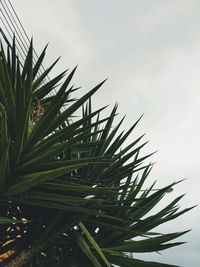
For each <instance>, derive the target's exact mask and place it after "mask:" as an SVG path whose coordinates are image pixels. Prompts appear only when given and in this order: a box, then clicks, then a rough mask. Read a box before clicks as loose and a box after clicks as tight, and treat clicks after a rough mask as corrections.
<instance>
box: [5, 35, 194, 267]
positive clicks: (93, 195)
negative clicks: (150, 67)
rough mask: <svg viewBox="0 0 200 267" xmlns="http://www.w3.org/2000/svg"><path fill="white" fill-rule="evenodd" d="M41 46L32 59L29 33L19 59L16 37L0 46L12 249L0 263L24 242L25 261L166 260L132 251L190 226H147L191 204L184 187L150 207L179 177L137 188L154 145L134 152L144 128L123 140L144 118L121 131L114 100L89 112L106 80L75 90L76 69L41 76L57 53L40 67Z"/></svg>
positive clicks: (150, 247) (153, 247)
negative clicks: (165, 229) (77, 94)
mask: <svg viewBox="0 0 200 267" xmlns="http://www.w3.org/2000/svg"><path fill="white" fill-rule="evenodd" d="M45 50H46V48H45V49H44V51H43V52H42V53H41V56H40V57H39V59H38V61H37V62H36V63H35V65H33V63H32V57H33V55H32V51H33V48H32V42H31V44H30V49H29V51H28V54H27V57H26V61H25V64H24V66H23V67H21V65H20V62H19V59H18V57H17V56H16V52H15V51H16V49H15V40H13V46H12V49H10V48H8V49H7V53H6V55H5V52H4V48H3V47H1V52H0V53H1V54H0V152H1V153H0V216H1V217H0V224H1V231H0V255H1V254H3V253H5V252H7V251H11V252H12V254H11V256H9V257H8V258H7V259H5V260H4V261H3V264H4V265H5V266H6V264H7V263H9V262H11V261H12V260H13V259H17V257H20V255H21V254H22V253H23V252H24V251H30V252H31V257H29V258H28V259H27V263H26V264H25V265H24V266H27V267H29V266H30V267H31V266H41V267H42V266H60V267H61V266H71V267H72V266H74V267H78V266H82V267H84V266H85V267H90V266H91V267H92V266H96V267H103V266H107V267H111V266H114V265H118V266H123V267H129V266H141V267H143V266H152V267H155V266H172V265H167V264H161V263H155V262H145V261H141V260H138V259H135V258H133V257H132V256H131V254H132V253H134V252H152V251H161V250H163V249H168V248H170V247H173V246H176V245H179V244H182V243H181V242H173V240H174V239H176V238H178V237H179V236H181V235H182V234H185V233H186V232H176V233H170V234H161V233H155V232H151V231H152V229H154V228H155V227H157V226H159V225H161V224H163V223H165V222H168V221H170V220H173V219H175V218H177V217H178V216H180V215H182V214H183V213H185V212H187V211H188V210H190V209H191V208H187V209H184V210H181V211H180V210H179V207H178V205H177V203H178V202H179V200H180V199H181V198H182V196H180V197H178V198H176V199H175V200H173V201H172V202H171V203H170V204H168V205H167V206H166V207H165V208H164V209H162V210H160V211H157V212H154V213H152V215H149V212H150V211H151V210H152V209H153V208H154V207H155V206H156V205H157V204H158V203H159V202H160V201H161V199H162V198H163V197H164V196H165V194H166V193H167V192H168V191H169V190H170V189H171V188H172V187H173V186H174V185H175V184H176V182H174V183H173V184H170V185H168V186H166V187H164V188H161V189H159V190H153V185H152V186H151V187H150V188H147V189H143V185H144V182H145V181H146V179H147V177H148V175H149V173H150V171H151V168H152V166H151V164H148V165H145V164H144V161H145V160H146V159H147V158H148V157H149V156H150V155H151V154H149V155H147V156H140V151H141V149H142V147H143V146H144V145H145V144H146V142H144V143H140V142H141V139H142V137H143V136H141V137H140V138H138V139H137V140H134V141H133V142H132V143H130V144H129V145H125V142H126V140H127V138H128V137H129V135H130V134H131V133H132V132H133V130H134V129H135V127H136V125H137V124H138V122H139V120H140V119H139V120H138V121H137V122H136V123H135V124H134V125H133V126H132V127H131V128H130V129H129V130H128V131H127V132H124V131H122V132H120V133H119V128H120V126H121V124H122V121H123V119H122V120H121V121H120V122H119V123H118V124H117V125H116V126H115V127H113V122H114V119H115V117H116V115H117V105H115V106H114V108H113V110H112V111H111V114H110V115H109V116H108V117H105V118H101V114H102V111H103V109H104V108H101V109H99V110H96V111H92V108H91V97H92V95H93V94H94V93H95V92H96V91H97V90H98V89H99V88H100V87H101V86H102V85H103V83H104V81H103V82H101V83H100V84H99V85H97V86H95V87H94V88H93V89H92V90H90V91H89V92H88V93H86V94H85V95H83V96H82V97H81V98H79V99H78V100H75V99H73V98H71V94H72V93H73V92H74V91H75V90H77V88H74V87H73V86H71V85H70V84H71V81H72V78H73V76H74V73H75V71H76V68H75V69H74V70H72V71H71V72H69V73H68V71H67V72H63V73H61V74H60V75H58V76H57V77H55V78H53V79H52V80H50V81H48V82H45V78H46V77H47V75H48V73H49V72H50V71H51V69H52V68H53V67H54V65H55V64H56V62H57V61H56V62H54V63H53V64H52V65H51V66H50V67H49V68H48V69H47V70H46V71H45V72H44V73H43V74H42V75H39V73H38V71H39V70H40V67H41V64H42V62H43V59H44V56H45ZM67 73H68V74H67ZM64 77H65V80H64V82H63V78H64ZM60 83H61V85H59V84H60ZM55 88H56V90H57V94H56V95H54V96H50V95H49V93H51V92H52V90H54V89H55ZM63 106H65V109H64V110H63V109H62V107H63ZM81 108H82V117H79V118H78V119H76V120H75V119H73V120H72V117H73V116H74V115H75V114H76V112H77V111H78V110H79V109H81ZM122 145H123V149H122ZM138 237H139V239H138ZM10 241H12V242H10ZM171 241H172V242H171ZM130 253H131V254H130ZM133 255H134V254H133Z"/></svg>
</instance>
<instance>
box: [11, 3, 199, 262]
mask: <svg viewBox="0 0 200 267" xmlns="http://www.w3.org/2000/svg"><path fill="white" fill-rule="evenodd" d="M12 3H13V5H14V7H15V9H16V11H17V13H18V15H19V17H20V19H21V21H22V24H23V26H24V27H25V29H26V31H27V33H28V35H29V36H31V35H33V37H34V45H35V48H36V50H37V52H40V51H41V49H42V48H43V47H44V45H45V44H46V43H47V42H49V48H48V53H47V58H48V59H47V60H46V64H49V63H50V62H52V61H53V60H54V59H55V58H56V57H58V56H60V55H61V56H62V58H61V60H60V63H59V64H58V66H57V68H56V72H61V71H63V70H64V69H66V68H68V67H70V68H73V67H74V66H75V65H76V64H79V67H78V71H77V74H76V76H75V79H74V81H75V83H76V84H77V85H81V86H82V87H83V89H82V93H84V92H86V90H88V89H90V88H91V87H92V86H95V85H96V84H97V83H98V82H100V81H102V80H103V79H104V78H106V77H109V80H108V81H107V83H106V85H105V86H103V88H102V89H101V90H100V91H99V92H98V93H97V94H96V96H95V97H94V103H95V105H96V106H98V107H99V106H102V105H105V104H111V105H114V103H115V102H116V101H118V102H119V104H120V105H119V111H120V114H121V116H123V115H124V114H127V117H126V122H125V123H124V128H128V127H129V126H130V125H131V124H132V123H133V122H134V121H135V120H136V119H137V118H138V117H139V116H140V115H141V114H142V113H144V112H145V116H144V118H143V120H142V122H141V123H140V125H139V126H138V129H137V132H136V136H137V135H138V134H142V133H144V132H146V133H147V135H146V138H147V139H149V140H150V144H148V146H147V148H146V150H147V151H148V152H151V151H155V150H159V151H158V153H157V154H156V155H155V156H154V157H153V158H152V161H156V162H157V163H156V166H155V167H154V170H153V172H152V174H151V176H150V178H149V179H152V181H153V180H155V179H156V180H158V186H163V185H167V184H168V183H171V182H173V181H175V180H179V179H182V178H188V179H187V180H186V181H185V182H183V183H182V184H180V185H178V186H176V188H175V191H174V192H173V193H171V194H169V196H168V198H170V199H172V198H174V197H175V196H177V195H178V194H182V193H187V194H186V196H185V199H184V200H183V201H182V202H181V205H182V207H186V206H187V207H188V206H191V205H195V204H199V199H200V197H199V188H200V180H199V179H200V168H199V165H200V164H199V159H200V120H199V116H200V1H199V0H196V1H195V0H166V1H162V0H151V1H148V0H146V1H144V0H137V1H135V0H124V1H122V0H121V1H119V0H101V1H97V0H71V1H70V0H58V1H53V0H42V1H41V0H40V1H39V0H35V1H26V0H18V1H12ZM131 138H135V135H134V136H133V137H131ZM199 211H200V210H199V208H198V207H197V208H196V209H194V210H192V211H190V212H189V213H188V214H185V215H184V216H182V217H181V218H180V219H178V220H176V222H171V223H170V224H167V225H166V226H164V225H163V226H162V228H161V230H162V231H163V232H165V231H170V230H171V231H179V230H185V229H191V228H192V229H193V230H192V232H190V233H189V234H187V235H185V236H184V237H182V238H181V240H184V241H187V242H188V243H187V244H185V245H183V246H180V247H177V248H173V249H170V250H169V251H163V252H162V256H160V255H158V254H156V253H155V254H153V255H150V256H144V255H140V258H144V257H145V258H148V259H151V260H155V259H156V260H159V261H161V262H167V263H174V264H177V265H178V264H180V265H182V266H183V267H198V266H200V260H199V259H200V241H199V240H200V230H199V223H200V212H199Z"/></svg>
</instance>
